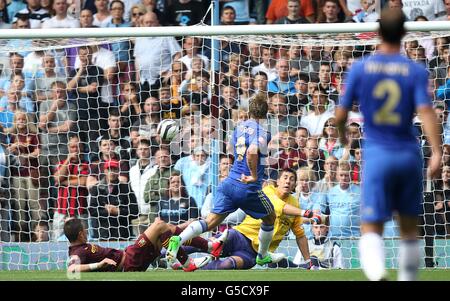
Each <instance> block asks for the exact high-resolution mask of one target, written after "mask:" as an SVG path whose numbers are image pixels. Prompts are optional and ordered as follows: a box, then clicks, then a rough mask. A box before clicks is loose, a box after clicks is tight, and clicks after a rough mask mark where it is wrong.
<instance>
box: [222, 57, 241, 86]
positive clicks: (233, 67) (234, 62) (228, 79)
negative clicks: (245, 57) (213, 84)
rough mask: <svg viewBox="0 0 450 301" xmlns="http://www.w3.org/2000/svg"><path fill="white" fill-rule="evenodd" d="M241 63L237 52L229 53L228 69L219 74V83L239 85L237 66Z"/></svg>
mask: <svg viewBox="0 0 450 301" xmlns="http://www.w3.org/2000/svg"><path fill="white" fill-rule="evenodd" d="M240 63H241V55H240V54H237V53H232V54H230V60H229V62H228V71H227V72H224V73H223V74H221V76H222V80H221V85H224V86H233V87H236V88H237V87H238V86H239V79H238V78H239V68H240Z"/></svg>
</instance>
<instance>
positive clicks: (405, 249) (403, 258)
mask: <svg viewBox="0 0 450 301" xmlns="http://www.w3.org/2000/svg"><path fill="white" fill-rule="evenodd" d="M419 265H420V250H419V241H418V240H416V239H414V240H401V241H400V247H399V252H398V267H399V270H398V275H397V280H399V281H415V280H416V279H417V270H418V268H419Z"/></svg>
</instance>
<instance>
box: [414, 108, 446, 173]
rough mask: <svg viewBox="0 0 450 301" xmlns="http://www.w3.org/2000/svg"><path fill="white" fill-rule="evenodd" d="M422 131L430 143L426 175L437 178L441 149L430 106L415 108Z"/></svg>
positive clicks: (435, 122)
mask: <svg viewBox="0 0 450 301" xmlns="http://www.w3.org/2000/svg"><path fill="white" fill-rule="evenodd" d="M417 113H418V114H419V117H420V120H422V124H423V130H424V132H425V136H426V137H427V140H428V142H429V143H430V146H431V150H432V155H431V158H430V160H429V162H428V170H427V174H428V177H429V178H437V177H438V176H439V170H440V167H441V159H442V147H441V137H440V131H439V128H438V121H437V117H436V114H435V112H434V110H433V108H432V107H431V106H420V107H418V108H417Z"/></svg>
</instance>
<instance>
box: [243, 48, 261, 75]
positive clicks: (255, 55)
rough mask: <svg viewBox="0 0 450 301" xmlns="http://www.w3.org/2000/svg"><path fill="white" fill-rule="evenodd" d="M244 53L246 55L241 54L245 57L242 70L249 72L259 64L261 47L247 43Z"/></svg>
mask: <svg viewBox="0 0 450 301" xmlns="http://www.w3.org/2000/svg"><path fill="white" fill-rule="evenodd" d="M246 52H248V54H246V53H243V54H242V55H243V56H244V57H245V61H244V64H243V68H245V70H246V71H248V72H250V71H251V69H252V68H253V67H256V66H258V65H259V64H261V46H260V45H259V44H257V43H248V44H247V51H246Z"/></svg>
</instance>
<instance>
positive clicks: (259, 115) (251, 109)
mask: <svg viewBox="0 0 450 301" xmlns="http://www.w3.org/2000/svg"><path fill="white" fill-rule="evenodd" d="M268 110H269V106H268V104H267V96H266V95H265V94H264V93H258V94H257V95H256V96H255V97H253V99H252V100H250V103H249V106H248V115H249V116H250V118H253V119H256V120H258V119H266V118H267V112H268Z"/></svg>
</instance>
